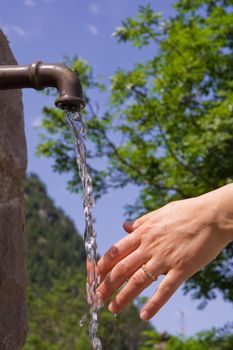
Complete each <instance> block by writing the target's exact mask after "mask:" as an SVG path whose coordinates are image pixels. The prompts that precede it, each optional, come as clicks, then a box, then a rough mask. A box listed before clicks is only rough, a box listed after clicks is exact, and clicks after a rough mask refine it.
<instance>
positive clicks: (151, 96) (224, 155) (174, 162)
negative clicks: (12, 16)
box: [38, 0, 233, 306]
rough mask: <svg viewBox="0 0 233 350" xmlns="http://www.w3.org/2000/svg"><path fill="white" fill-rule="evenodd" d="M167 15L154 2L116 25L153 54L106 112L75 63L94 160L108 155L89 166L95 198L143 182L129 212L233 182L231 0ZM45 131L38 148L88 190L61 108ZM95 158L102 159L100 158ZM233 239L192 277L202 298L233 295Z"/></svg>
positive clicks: (84, 67) (121, 83)
mask: <svg viewBox="0 0 233 350" xmlns="http://www.w3.org/2000/svg"><path fill="white" fill-rule="evenodd" d="M174 9H175V14H174V15H173V16H172V17H171V18H169V19H168V20H163V18H162V15H161V14H159V13H157V12H156V11H154V10H153V9H152V8H151V6H150V5H149V4H148V5H146V6H141V7H140V9H139V12H138V14H137V16H136V17H135V18H127V19H126V20H124V21H123V23H122V26H121V27H119V28H118V29H117V30H116V32H115V37H116V38H117V40H118V41H120V42H129V43H131V44H132V45H133V46H135V47H136V48H138V49H143V48H144V47H145V46H148V47H151V51H152V52H155V49H156V48H157V50H156V54H154V56H153V57H151V58H150V59H147V60H146V59H145V60H144V61H142V62H138V63H137V64H135V66H134V67H132V69H130V70H127V71H126V70H122V69H118V70H117V72H116V73H115V75H114V76H113V78H112V80H111V96H110V107H109V108H108V110H106V112H105V113H103V114H102V115H100V113H99V112H98V110H96V109H95V108H94V107H93V106H94V103H93V101H91V100H90V98H89V97H88V96H89V94H90V90H91V89H93V88H94V89H96V88H100V89H102V86H100V85H99V84H97V83H96V82H95V79H94V77H93V71H92V69H91V67H90V66H89V65H88V64H87V63H86V62H84V61H83V60H74V62H72V64H71V65H72V68H73V69H74V70H75V71H77V72H79V73H80V76H81V80H82V81H83V85H84V91H85V94H86V100H87V108H86V111H85V112H84V114H85V120H86V125H87V139H88V141H89V142H90V143H91V144H90V147H89V150H90V151H89V153H88V157H89V160H90V163H91V164H93V163H92V159H93V158H95V159H97V160H98V159H106V160H107V166H106V167H105V168H104V169H100V167H98V168H95V167H94V166H92V167H91V172H92V175H93V178H94V182H95V191H96V192H95V193H96V197H99V196H101V195H102V194H103V193H105V192H106V191H107V190H108V189H109V188H119V187H124V186H126V185H127V184H135V185H137V186H138V191H139V196H138V199H137V201H136V203H134V204H132V203H128V206H127V210H128V215H129V216H133V217H135V216H137V215H140V214H142V213H144V212H147V211H150V210H153V209H155V208H157V207H160V206H162V205H164V204H165V203H167V202H169V201H173V200H179V199H182V198H189V197H193V196H197V195H200V194H202V193H205V192H208V191H210V190H213V189H215V188H218V187H220V186H222V185H224V184H226V183H229V182H232V180H233V152H232V147H233V136H232V135H233V93H232V89H233V60H232V53H233V52H232V51H233V12H232V0H180V1H177V2H176V4H175V5H174ZM43 127H44V129H45V130H46V134H45V135H44V138H43V139H42V142H41V143H40V145H39V146H38V153H40V154H41V155H44V156H48V157H51V158H53V160H54V170H56V171H58V172H67V173H70V174H72V178H71V180H70V182H69V187H70V189H72V190H80V180H79V178H78V175H77V170H76V165H75V159H74V154H73V151H72V144H71V139H70V135H69V134H68V130H67V127H66V125H65V124H64V116H63V113H62V112H60V111H57V110H55V109H53V108H45V109H44V117H43ZM94 164H96V162H95V163H94ZM232 255H233V245H229V246H228V247H227V248H226V249H225V250H224V251H223V252H222V254H221V255H220V256H219V257H218V258H217V259H216V260H215V261H214V262H213V263H212V264H210V265H208V266H207V267H206V268H205V269H203V270H202V271H201V272H199V273H198V274H196V275H195V276H193V277H192V278H191V279H190V280H189V281H187V282H186V284H185V287H184V290H185V292H189V291H192V293H193V296H194V297H195V298H199V299H201V300H202V304H201V306H204V305H205V302H206V301H207V300H208V299H211V298H214V297H216V291H217V290H218V291H220V292H221V294H222V295H223V297H224V298H225V299H226V300H230V301H232V300H233V288H232V285H233V274H232V271H233V263H232V259H231V258H232Z"/></svg>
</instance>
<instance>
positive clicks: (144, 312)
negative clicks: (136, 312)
mask: <svg viewBox="0 0 233 350" xmlns="http://www.w3.org/2000/svg"><path fill="white" fill-rule="evenodd" d="M140 317H141V319H142V320H144V321H147V320H149V314H148V312H147V311H142V312H141V313H140Z"/></svg>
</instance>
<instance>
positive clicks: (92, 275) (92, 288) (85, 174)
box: [66, 111, 102, 350]
mask: <svg viewBox="0 0 233 350" xmlns="http://www.w3.org/2000/svg"><path fill="white" fill-rule="evenodd" d="M66 121H67V123H68V125H69V127H70V130H71V134H72V137H73V140H74V146H75V153H76V160H77V165H78V169H79V174H80V177H81V181H82V187H83V208H84V217H85V233H84V242H85V250H86V257H87V260H86V265H87V283H86V290H87V301H88V304H89V305H90V323H89V336H90V339H91V343H92V347H93V350H102V345H101V341H100V339H99V337H98V335H97V332H98V325H99V324H98V319H99V317H98V312H99V309H100V307H101V300H98V298H97V295H96V288H97V286H98V284H99V282H100V277H99V273H98V267H97V243H96V231H95V227H94V217H93V214H92V208H93V206H94V198H93V194H92V191H93V186H92V179H91V176H90V173H89V171H88V167H87V163H86V155H87V150H86V146H85V127H84V123H83V119H82V115H81V113H78V112H75V113H73V112H67V111H66ZM85 318H86V316H85V315H84V317H83V318H82V319H81V322H80V325H81V326H82V324H83V322H84V319H85Z"/></svg>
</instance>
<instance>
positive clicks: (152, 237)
mask: <svg viewBox="0 0 233 350" xmlns="http://www.w3.org/2000/svg"><path fill="white" fill-rule="evenodd" d="M124 228H125V230H126V231H127V232H128V233H130V234H129V235H128V236H126V237H124V238H123V239H122V240H120V241H119V242H117V243H116V244H114V245H113V246H112V247H111V248H110V249H109V250H108V251H107V252H106V253H105V254H104V256H103V257H102V258H101V259H100V261H99V263H98V266H99V271H100V274H101V277H102V283H101V284H100V286H99V287H98V289H97V292H98V293H99V297H100V298H102V300H103V301H106V300H107V299H108V298H110V297H111V296H112V295H113V294H114V293H115V292H116V290H117V289H118V288H119V287H121V286H122V285H123V284H124V283H125V282H126V280H128V279H129V281H128V283H127V284H126V285H125V286H124V287H123V288H122V289H121V290H120V291H119V292H118V294H117V295H116V296H115V298H114V300H113V301H112V302H111V304H110V306H109V310H110V311H111V312H119V311H121V310H122V309H124V307H125V306H126V305H127V304H129V303H130V302H132V301H133V300H134V299H135V298H136V297H137V296H138V295H139V294H140V293H141V292H142V291H143V290H144V289H145V288H146V287H148V286H149V285H150V284H151V283H152V282H153V279H156V278H157V277H158V276H159V275H166V276H165V277H164V279H163V281H162V282H161V283H160V285H159V287H158V289H157V290H156V292H155V294H154V295H153V296H152V298H151V299H150V300H149V301H148V302H147V303H146V305H144V307H143V309H142V310H141V312H140V316H141V318H142V319H144V320H149V319H150V318H151V317H152V316H153V315H154V314H155V313H156V312H157V311H158V310H159V309H160V308H161V307H162V306H163V305H164V304H165V303H166V302H167V300H168V299H169V298H170V297H171V296H172V294H173V293H174V292H175V291H176V289H177V288H178V287H179V286H180V285H181V284H182V282H184V281H185V280H187V279H188V278H189V277H191V276H192V275H193V274H194V273H196V272H197V271H199V270H200V269H201V268H202V267H203V266H205V265H206V264H208V263H209V262H210V261H212V260H213V259H215V258H216V256H217V255H218V254H219V253H220V252H221V251H222V249H223V248H224V247H225V246H226V245H227V244H228V243H230V242H231V241H232V240H233V184H230V185H226V186H224V187H222V188H220V189H218V190H215V191H212V192H209V193H207V194H204V195H202V196H199V197H196V198H191V199H186V200H181V201H176V202H172V203H169V204H168V205H165V206H164V207H162V208H160V209H158V210H155V211H153V212H151V213H149V214H146V215H144V216H142V217H140V218H138V219H137V220H135V221H134V222H132V223H126V224H124ZM142 266H143V268H142Z"/></svg>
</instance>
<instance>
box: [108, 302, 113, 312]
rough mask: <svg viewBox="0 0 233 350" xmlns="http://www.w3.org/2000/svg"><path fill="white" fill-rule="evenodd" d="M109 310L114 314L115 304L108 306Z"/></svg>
mask: <svg viewBox="0 0 233 350" xmlns="http://www.w3.org/2000/svg"><path fill="white" fill-rule="evenodd" d="M108 310H109V311H110V312H114V309H113V303H111V304H110V305H109V306H108Z"/></svg>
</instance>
